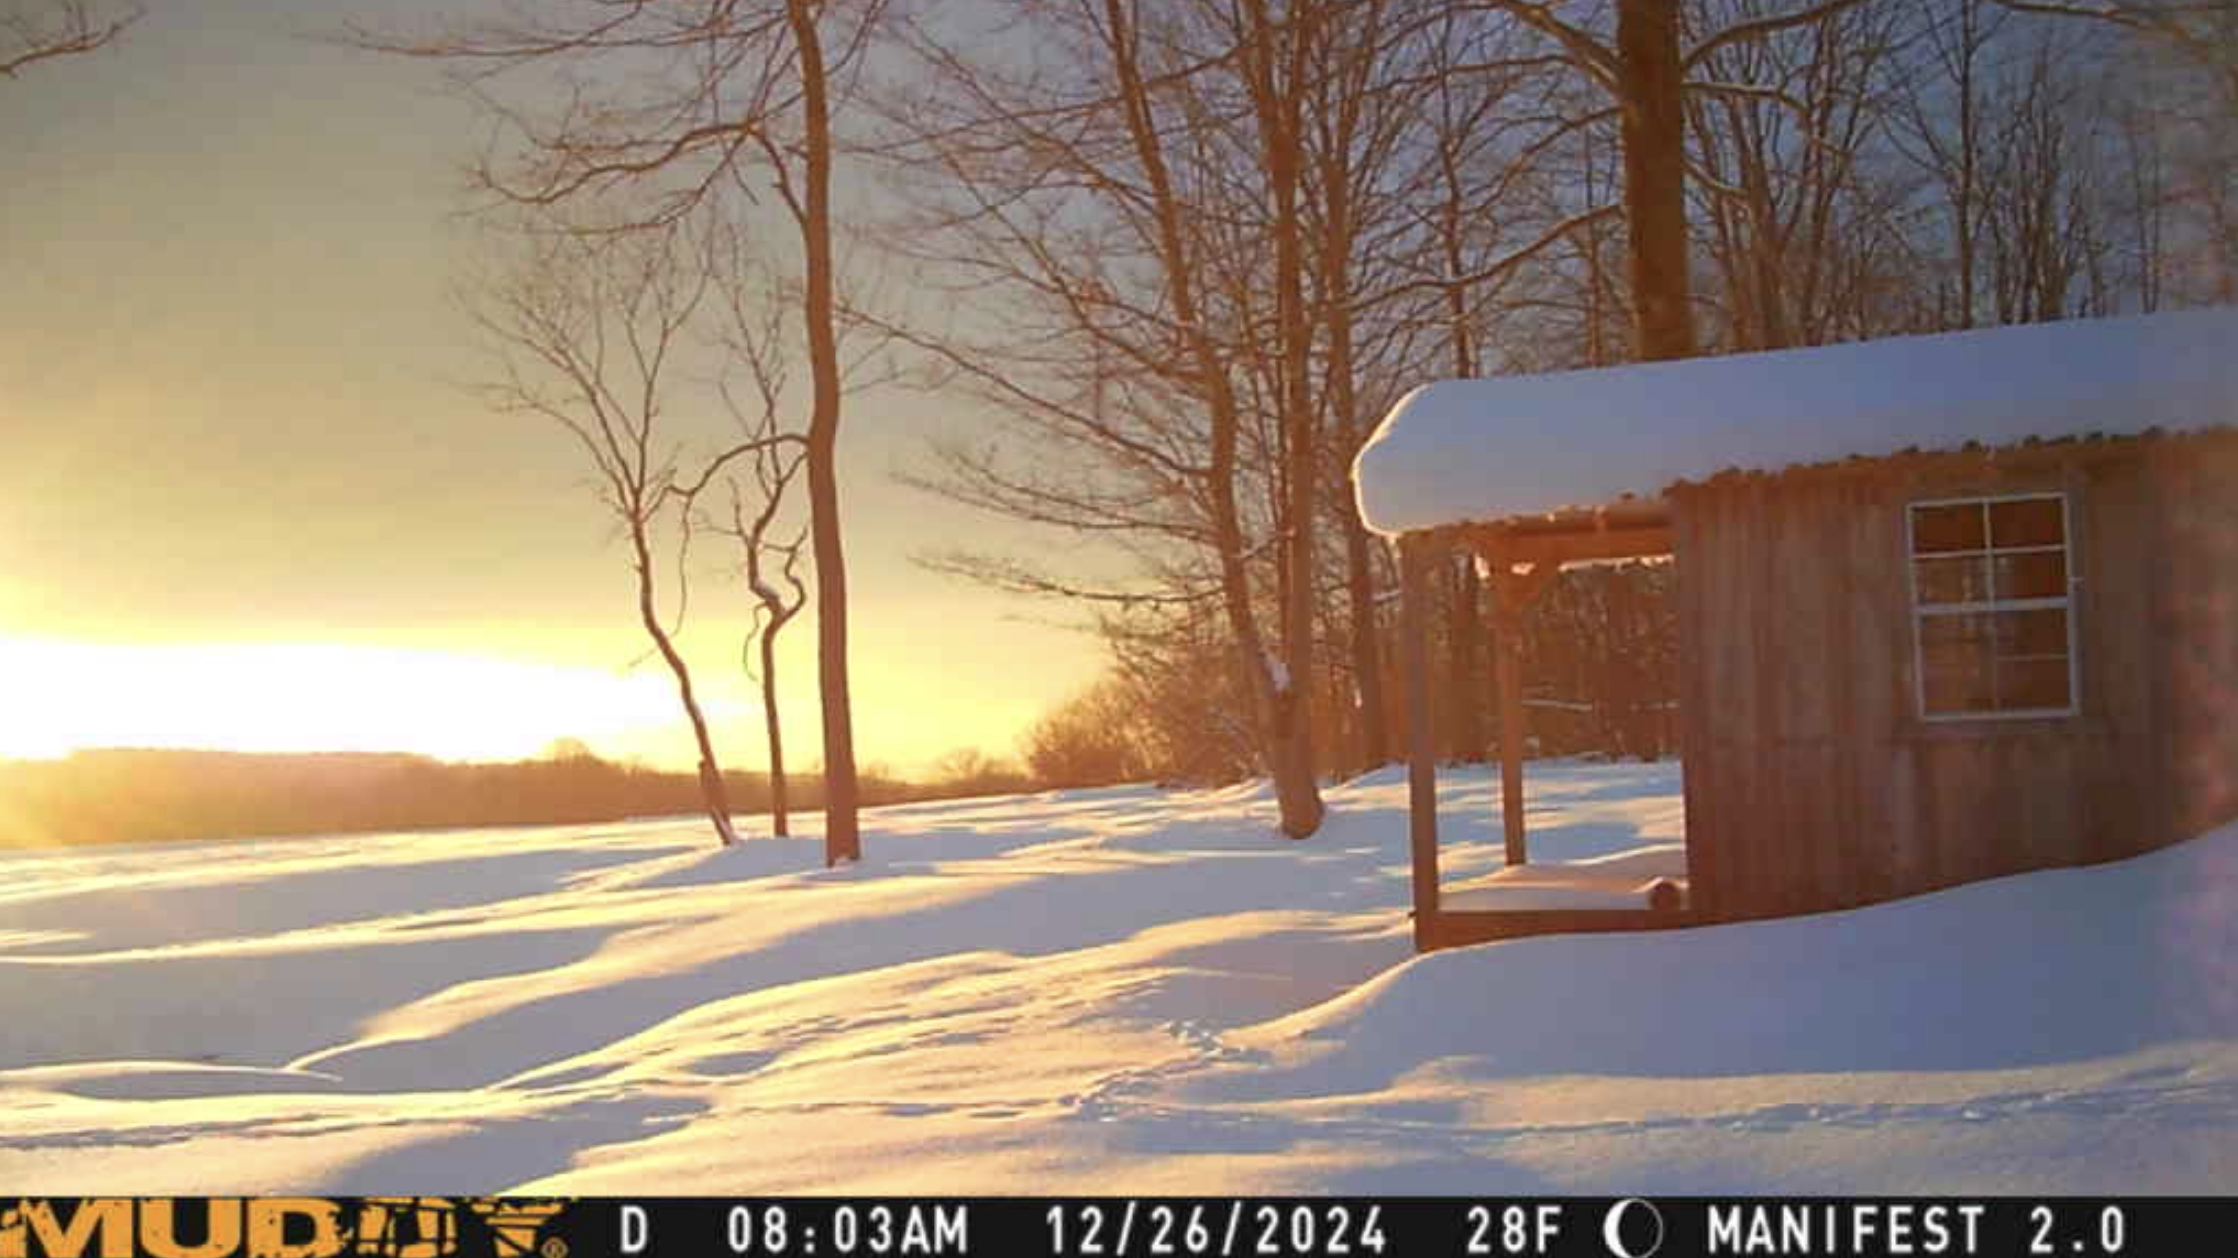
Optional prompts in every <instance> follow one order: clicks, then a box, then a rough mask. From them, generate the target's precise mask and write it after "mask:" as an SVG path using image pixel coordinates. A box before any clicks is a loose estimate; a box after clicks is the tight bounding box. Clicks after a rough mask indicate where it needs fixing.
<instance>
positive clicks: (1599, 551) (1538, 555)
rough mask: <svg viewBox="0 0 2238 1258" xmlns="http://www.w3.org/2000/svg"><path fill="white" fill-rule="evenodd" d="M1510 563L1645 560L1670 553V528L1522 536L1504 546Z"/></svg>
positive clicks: (1529, 534) (1526, 534) (1510, 539)
mask: <svg viewBox="0 0 2238 1258" xmlns="http://www.w3.org/2000/svg"><path fill="white" fill-rule="evenodd" d="M1501 546H1502V547H1503V549H1505V550H1506V551H1507V555H1508V562H1510V563H1550V564H1565V563H1579V562H1582V561H1584V560H1589V559H1644V558H1647V557H1649V556H1654V555H1668V554H1670V553H1671V550H1672V546H1671V530H1670V529H1668V528H1647V529H1611V530H1609V531H1608V532H1605V533H1602V532H1594V533H1544V534H1532V533H1523V534H1517V535H1513V536H1510V537H1508V538H1506V539H1504V540H1503V541H1502V543H1501Z"/></svg>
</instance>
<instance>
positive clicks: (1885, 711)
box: [1354, 310, 2238, 949]
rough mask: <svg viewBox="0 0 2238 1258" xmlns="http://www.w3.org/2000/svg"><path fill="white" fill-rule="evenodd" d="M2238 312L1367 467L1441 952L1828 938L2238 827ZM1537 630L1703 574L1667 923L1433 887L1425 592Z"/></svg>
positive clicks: (1423, 876)
mask: <svg viewBox="0 0 2238 1258" xmlns="http://www.w3.org/2000/svg"><path fill="white" fill-rule="evenodd" d="M2234 425H2238V311H2232V310H2209V311H2194V312H2184V313H2176V314H2160V315H2151V316H2142V317H2136V318H2126V319H2113V320H2097V321H2078V322H2071V323H2059V324H2040V325H2031V326H2026V327H2013V328H2000V329H1992V330H1983V331H1973V332H1964V333H1954V334H1948V335H1941V336H1926V337H1904V338H1894V339H1889V340H1883V341H1875V342H1866V343H1859V344H1852V345H1840V346H1826V347H1817V348H1811V349H1800V350H1783V351H1775V352H1770V353H1760V354H1747V355H1735V356H1730V357H1723V358H1709V359H1694V360H1688V361H1684V362H1672V363H1651V364H1636V365H1631V366H1625V367H1617V368H1606V369H1601V370H1595V371H1581V372H1572V373H1564V374H1559V375H1543V376H1525V377H1508V378H1501V379H1490V380H1470V381H1451V382H1443V383H1439V384H1435V385H1429V386H1425V387H1424V388H1422V389H1418V390H1416V391H1415V392H1414V393H1412V394H1410V395H1409V396H1408V397H1406V398H1405V399H1403V400H1401V402H1400V403H1399V404H1398V405H1397V406H1396V407H1395V408H1394V409H1393V410H1392V413H1391V414H1390V416H1389V417H1387V418H1386V419H1385V420H1384V422H1383V424H1382V426H1381V427H1380V428H1379V429H1378V431H1377V433H1376V434H1375V436H1374V437H1373V438H1371V440H1370V442H1369V443H1368V444H1367V445H1366V446H1365V447H1364V448H1363V449H1362V451H1361V453H1360V456H1359V459H1358V461H1357V463H1356V465H1355V468H1354V479H1355V486H1356V490H1357V492H1358V495H1359V499H1360V504H1361V510H1362V514H1363V516H1364V517H1365V518H1366V520H1367V521H1368V523H1369V525H1370V526H1371V527H1372V528H1374V529H1376V530H1377V531H1378V532H1380V533H1383V534H1385V535H1387V536H1389V537H1391V538H1392V539H1394V541H1395V542H1396V544H1397V546H1398V548H1399V552H1400V556H1401V568H1402V572H1403V574H1404V580H1403V589H1402V609H1403V610H1402V627H1401V633H1402V661H1403V669H1404V674H1405V675H1404V679H1403V680H1404V689H1405V692H1406V701H1407V704H1408V706H1409V720H1410V785H1411V792H1410V799H1411V807H1412V822H1411V825H1412V833H1413V862H1414V902H1415V938H1416V942H1417V945H1418V946H1420V947H1422V948H1426V949H1427V948H1435V947H1441V946H1446V945H1451V944H1457V943H1466V942H1474V941H1478V940H1484V939H1491V938H1500V937H1508V936H1514V935H1521V934H1532V933H1543V932H1547V931H1570V930H1624V929H1642V928H1650V927H1663V926H1684V925H1693V924H1700V923H1704V922H1713V921H1728V920H1736V919H1743V918H1750V917H1762V916H1769V915H1776V914H1787V913H1800V912H1814V911H1819V910H1825V909H1833V908H1841V907H1848V906H1853V905H1859V904H1866V903H1871V902H1874V901H1878V900H1885V899H1889V898H1892V897H1896V896H1904V895H1912V894H1916V893H1919V892H1923V891H1929V890H1933V889H1935V888H1938V887H1944V886H1950V885H1953V884H1957V883H1962V882H1967V881H1972V880H1975V879H1981V878H1988V877H1995V876H1998V875H2002V874H2009V873H2016V872H2020V871H2024V870H2030V869H2039V868H2045V867H2050V866H2060V865H2074V864H2083V863H2089V862H2094V861H2102V860H2110V859H2115V858H2118V857H2123V856H2128V855H2133V854H2135V853H2137V852H2140V851H2144V850H2147V849H2150V848H2154V847H2159V846H2162V845H2165V844H2168V843H2172V842H2175V841H2178V840H2181V839H2184V838H2188V837H2191V836H2193V835H2196V834H2198V833H2200V832H2202V831H2204V830H2206V829H2209V828H2211V827H2213V826H2214V825H2217V824H2220V823H2222V822H2224V821H2228V820H2230V819H2232V818H2233V817H2238V427H2233V426H2234ZM1455 548H1463V549H1465V550H1467V551H1469V552H1472V553H1473V554H1474V555H1475V556H1476V557H1477V561H1478V562H1479V564H1480V567H1481V568H1482V569H1483V570H1484V571H1485V572H1486V573H1487V574H1488V575H1489V579H1490V581H1491V584H1492V586H1493V591H1494V593H1493V600H1494V607H1495V615H1494V617H1493V629H1492V632H1493V634H1494V658H1495V660H1496V661H1497V663H1498V667H1499V669H1500V674H1501V685H1500V688H1499V689H1500V694H1501V695H1502V696H1503V707H1504V709H1505V710H1504V711H1503V712H1502V713H1501V720H1500V728H1501V731H1502V733H1501V737H1500V740H1499V745H1500V748H1501V754H1502V761H1503V763H1502V766H1501V774H1502V782H1503V792H1502V796H1503V822H1504V827H1505V832H1506V847H1507V851H1506V856H1507V859H1508V862H1509V863H1510V864H1511V865H1520V864H1523V863H1525V862H1526V861H1527V860H1528V855H1529V851H1528V843H1529V840H1528V835H1527V833H1526V829H1525V826H1524V795H1523V767H1522V763H1521V754H1522V748H1523V746H1524V743H1525V729H1524V718H1523V713H1522V710H1521V708H1520V706H1519V704H1518V703H1517V696H1518V694H1519V691H1520V687H1519V685H1518V684H1517V681H1518V679H1517V675H1516V672H1517V670H1516V667H1515V663H1514V661H1515V651H1514V645H1513V637H1514V630H1515V628H1516V625H1517V618H1518V617H1521V616H1527V615H1529V614H1530V611H1529V607H1530V602H1531V599H1532V597H1533V595H1534V594H1535V593H1536V592H1537V591H1538V590H1539V589H1541V588H1543V586H1544V585H1545V583H1546V582H1547V581H1548V580H1549V579H1550V578H1551V577H1552V576H1553V575H1554V573H1556V572H1557V571H1559V570H1560V568H1561V567H1562V566H1563V565H1565V564H1570V563H1575V562H1581V561H1592V560H1607V559H1618V558H1626V557H1636V556H1667V557H1668V558H1669V561H1670V562H1672V563H1674V564H1675V565H1676V578H1677V579H1676V586H1677V591H1678V595H1677V597H1678V623H1679V643H1678V660H1679V669H1680V687H1679V693H1680V728H1681V739H1680V742H1681V747H1682V759H1683V765H1684V769H1683V780H1684V784H1685V786H1684V789H1685V807H1686V861H1685V876H1684V878H1683V879H1679V880H1676V882H1677V883H1678V885H1679V886H1680V887H1682V888H1683V895H1682V897H1681V903H1680V904H1679V906H1678V907H1665V908H1650V907H1648V905H1647V904H1646V902H1645V900H1644V899H1639V900H1637V901H1636V902H1630V903H1626V902H1622V901H1619V902H1616V903H1612V904H1610V905H1609V906H1606V907H1584V908H1579V907H1567V908H1560V909H1548V908H1543V907H1521V908H1502V907H1500V901H1498V900H1497V898H1494V899H1492V900H1490V901H1489V902H1487V901H1485V900H1484V898H1483V897H1476V899H1477V901H1478V902H1477V903H1474V904H1471V903H1467V902H1463V901H1457V900H1455V899H1454V898H1453V897H1450V896H1449V895H1448V893H1447V891H1446V889H1445V888H1444V887H1443V886H1442V885H1441V882H1440V879H1439V863H1438V814H1437V807H1436V768H1437V765H1436V754H1437V753H1436V748H1435V746H1434V743H1433V739H1432V733H1431V731H1432V729H1433V728H1434V726H1433V724H1432V721H1433V719H1434V718H1433V714H1432V712H1431V703H1432V695H1431V694H1430V691H1429V686H1428V685H1427V682H1426V677H1427V665H1426V663H1425V649H1426V642H1425V633H1426V629H1425V617H1426V615H1427V609H1426V590H1427V582H1428V577H1427V574H1428V573H1429V572H1431V571H1433V570H1434V568H1435V565H1437V564H1438V563H1440V562H1442V561H1443V560H1444V559H1445V558H1446V557H1448V556H1450V554H1451V553H1452V551H1453V550H1454V549H1455Z"/></svg>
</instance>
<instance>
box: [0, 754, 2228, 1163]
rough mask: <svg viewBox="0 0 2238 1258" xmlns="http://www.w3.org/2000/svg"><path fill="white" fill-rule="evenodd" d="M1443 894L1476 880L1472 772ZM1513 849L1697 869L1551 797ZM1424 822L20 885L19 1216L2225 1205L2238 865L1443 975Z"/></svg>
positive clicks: (1554, 769) (951, 822) (357, 858)
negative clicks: (443, 1205)
mask: <svg viewBox="0 0 2238 1258" xmlns="http://www.w3.org/2000/svg"><path fill="white" fill-rule="evenodd" d="M1451 776H1453V777H1454V779H1455V780H1452V781H1449V782H1448V783H1447V785H1446V788H1445V798H1446V808H1447V832H1448V846H1449V850H1448V873H1449V876H1451V877H1454V878H1456V879H1461V878H1466V877H1469V876H1470V875H1472V874H1477V873H1482V872H1484V871H1486V870H1488V869H1489V868H1491V867H1492V865H1493V863H1494V862H1495V861H1496V859H1497V841H1496V835H1495V832H1494V827H1495V825H1496V822H1497V817H1498V807H1497V799H1496V795H1495V791H1496V788H1495V787H1494V786H1493V785H1492V784H1491V783H1490V782H1489V781H1487V780H1486V779H1485V778H1484V777H1483V776H1482V775H1474V774H1472V775H1451ZM1530 798H1531V814H1530V819H1531V823H1532V826H1533V832H1534V837H1533V851H1534V856H1535V857H1540V858H1545V859H1561V860H1587V859H1594V858H1602V857H1609V856H1612V855H1615V854H1618V853H1623V852H1627V851H1630V850H1633V849H1637V848H1640V847H1643V846H1653V845H1656V844H1668V843H1670V842H1672V841H1674V840H1675V839H1677V838H1678V836H1679V830H1680V818H1681V809H1680V806H1679V800H1678V781H1677V775H1676V771H1675V770H1674V769H1672V768H1670V767H1668V766H1588V765H1577V764H1540V765H1534V766H1532V771H1531V775H1530ZM1403 801H1404V784H1403V782H1402V781H1401V780H1400V779H1399V778H1398V777H1397V776H1396V775H1379V776H1377V777H1376V778H1374V779H1371V780H1368V781H1366V782H1362V783H1358V784H1355V785H1352V786H1347V787H1343V788H1339V789H1336V790H1334V791H1332V792H1331V795H1330V802H1331V804H1332V807H1333V811H1332V814H1331V817H1330V820H1329V823H1328V826H1327V828H1326V829H1325V830H1324V831H1323V833H1322V834H1321V835H1320V836H1318V837H1316V838H1314V839H1312V840H1310V841H1308V842H1305V843H1298V844H1293V843H1289V842H1286V841H1284V840H1281V839H1279V838H1276V837H1273V831H1274V827H1273V806H1272V802H1271V800H1270V799H1269V798H1268V797H1267V796H1266V795H1265V794H1264V793H1263V792H1260V791H1257V790H1254V789H1251V788H1238V789H1231V790H1224V791H1199V792H1174V793H1165V792H1159V791H1155V790H1151V789H1148V788H1127V789H1115V790H1106V791H1087V792H1073V793H1068V794H1061V795H1045V796H1037V797H1030V798H1024V799H1017V800H994V801H967V802H958V803H946V804H931V805H913V806H908V807H902V808H893V809H885V810H880V811H878V812H876V813H873V814H871V816H870V818H869V819H868V824H867V826H866V837H865V846H866V849H867V851H868V853H869V859H868V861H867V862H866V863H865V864H864V865H862V866H859V867H855V868H849V869H843V870H837V871H826V870H824V869H822V868H820V867H819V865H818V854H819V845H818V843H817V841H816V840H815V839H814V838H812V837H811V838H803V839H794V840H789V841H770V840H766V839H764V840H754V841H751V842H749V843H748V844H746V845H745V846H743V847H741V848H737V849H733V850H729V851H720V850H716V849H714V848H713V847H712V845H711V844H710V842H709V840H708V838H707V836H706V834H705V831H704V826H701V825H694V824H690V823H683V822H661V823H646V824H639V825H623V826H593V827H573V828H552V829H537V830H505V831H453V832H446V833H431V834H409V835H386V836H374V837H351V838H328V839H302V840H292V841H273V842H257V843H234V844H210V845H198V846H189V847H153V846H151V847H142V848H135V849H130V850H121V849H108V850H96V851H85V852H68V853H46V854H18V855H11V856H7V857H0V1183H6V1184H8V1185H10V1186H11V1189H13V1190H19V1191H26V1192H33V1193H63V1192H72V1191H78V1190H97V1191H99V1192H103V1193H116V1192H151V1193H152V1192H187V1193H218V1192H226V1193H237V1192H278V1191H317V1192H358V1191H376V1190H377V1191H381V1192H421V1191H441V1192H468V1191H473V1192H479V1191H484V1190H516V1189H518V1190H528V1191H535V1192H547V1191H550V1192H643V1191H660V1192H702V1193H748V1192H840V1191H849V1192H870V1191H878V1192H892V1193H910V1192H933V1191H940V1192H978V1193H1072V1192H1138V1191H1139V1192H1189V1193H1208V1192H1238V1193H1241V1192H1275V1191H1291V1192H1339V1191H1360V1192H1377V1193H1395V1192H1411V1193H1463V1192H1466V1193H1486V1192H1584V1193H1601V1192H1658V1193H1675V1192H1717V1193H1723V1192H1733V1191H1757V1192H1788V1191H1793V1192H1834V1191H1842V1192H1882V1191H1887V1192H1939V1193H1951V1192H1977V1191H2022V1190H2026V1191H2031V1192H2068V1193H2093V1192H2101V1191H2112V1190H2127V1191H2139V1190H2151V1191H2193V1192H2201V1191H2207V1192H2227V1191H2229V1190H2230V1187H2231V1185H2233V1184H2238V827H2233V828H2230V829H2226V830H2224V831H2221V832H2218V833H2216V834H2214V835H2210V836H2207V837H2205V838H2203V839H2200V840H2198V841H2195V842H2192V843H2189V844H2184V845H2181V846H2179V847H2176V848H2172V849H2169V850H2167V851H2164V852H2160V853H2157V854H2154V855H2152V856H2148V857H2145V858H2143V859H2140V860H2136V861H2131V862H2127V863H2124V864H2120V865H2112V866H2104V867H2100V868H2095V869H2087V870H2070V871H2061V872H2055V873H2045V874H2035V875H2030V876H2027V877H2022V878H2015V879H2007V880H2004V881H2001V882H1996V883H1990V884H1984V885H1980V886H1974V887H1967V888H1960V889H1957V890H1954V891H1949V892H1945V893H1942V894H1939V895H1934V896H1928V897H1923V898H1920V899H1916V900H1912V901H1908V902H1903V903H1898V904H1892V905H1884V906H1880V907H1877V908H1873V909H1866V910H1861V911H1857V912H1851V913H1842V914H1833V915H1827V916H1822V917H1816V918H1807V919H1798V920H1792V921H1786V922H1770V923H1756V924H1751V925H1745V926H1732V927H1721V928H1716V929H1707V930H1697V931H1690V932H1675V933H1669V934H1661V935H1639V936H1593V937H1569V938H1559V937H1557V938H1544V939H1534V940H1526V941H1520V942H1515V943H1506V944H1494V945H1488V946H1484V947H1478V948H1471V949H1464V950H1457V951H1453V952H1447V953H1441V954H1438V955H1435V956H1430V957H1423V958H1416V957H1413V956H1412V954H1411V950H1410V948H1409V945H1408V937H1407V922H1406V911H1405V898H1406V872H1407V871H1406V857H1405V851H1406V849H1405V833H1406V832H1405V825H1404V814H1403V811H1402V807H1403Z"/></svg>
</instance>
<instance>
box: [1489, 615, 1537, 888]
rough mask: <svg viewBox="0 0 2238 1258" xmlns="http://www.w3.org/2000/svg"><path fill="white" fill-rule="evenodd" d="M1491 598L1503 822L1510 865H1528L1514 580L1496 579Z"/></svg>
mask: <svg viewBox="0 0 2238 1258" xmlns="http://www.w3.org/2000/svg"><path fill="white" fill-rule="evenodd" d="M1493 589H1494V593H1493V595H1492V598H1493V604H1492V657H1493V659H1494V660H1495V661H1497V663H1498V668H1499V673H1500V820H1501V823H1502V825H1503V827H1504V828H1505V830H1506V833H1507V858H1508V864H1510V865H1521V864H1524V863H1526V862H1527V861H1529V859H1530V852H1529V848H1528V846H1527V845H1526V843H1525V842H1524V837H1523V737H1524V734H1523V669H1522V665H1521V661H1520V660H1519V659H1518V658H1517V656H1516V651H1515V636H1516V630H1517V628H1518V627H1519V625H1520V623H1521V621H1522V619H1523V618H1522V617H1521V616H1520V615H1518V614H1517V613H1518V611H1520V610H1521V609H1519V608H1517V607H1516V606H1514V602H1515V600H1514V593H1515V581H1514V579H1513V578H1507V579H1496V580H1495V581H1494V583H1493Z"/></svg>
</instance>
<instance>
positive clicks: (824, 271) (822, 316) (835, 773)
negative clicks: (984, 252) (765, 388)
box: [785, 0, 863, 865]
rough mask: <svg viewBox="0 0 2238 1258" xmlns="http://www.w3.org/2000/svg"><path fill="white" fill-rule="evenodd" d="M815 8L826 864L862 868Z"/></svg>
mask: <svg viewBox="0 0 2238 1258" xmlns="http://www.w3.org/2000/svg"><path fill="white" fill-rule="evenodd" d="M816 10H817V5H816V3H815V0H787V3H786V5H785V16H786V21H787V23H788V24H789V25H790V26H791V28H792V34H793V42H794V44H795V46H796V49H797V51H798V52H799V54H800V86H801V117H802V121H803V124H804V133H805V134H804V149H805V152H804V154H803V162H804V165H805V167H806V169H805V171H804V172H803V174H804V182H805V184H806V194H807V195H806V202H805V204H804V205H803V207H802V211H803V212H802V214H801V216H800V219H801V222H800V234H801V245H802V251H803V253H804V255H805V258H806V266H805V275H804V279H805V282H806V291H805V293H804V294H803V297H804V300H803V303H802V304H803V314H804V316H805V321H806V323H807V336H808V363H809V371H810V375H811V376H812V378H813V380H814V382H815V390H814V392H815V397H814V400H813V405H812V409H811V410H810V412H809V420H808V448H807V458H806V462H807V467H808V512H809V514H808V519H809V539H810V545H811V547H812V549H813V551H814V554H815V561H816V679H817V682H818V689H819V690H820V692H821V697H822V700H823V704H822V708H823V726H824V863H825V864H827V865H836V864H838V863H840V862H841V861H851V860H860V859H862V854H863V848H862V837H861V832H860V830H859V819H858V817H857V813H858V810H859V805H860V797H859V795H858V791H857V787H856V781H855V727H854V706H853V700H852V699H851V697H850V696H849V694H848V680H847V561H846V557H845V555H844V554H843V553H842V549H841V545H840V534H839V469H838V447H839V389H840V378H839V334H838V330H837V328H836V327H835V326H834V320H835V309H834V308H835V303H834V299H833V278H832V247H831V115H830V112H829V110H830V104H829V102H828V100H827V99H826V96H825V83H824V53H823V41H822V38H821V36H820V35H819V33H818V31H817V28H816V16H817V13H816Z"/></svg>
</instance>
